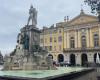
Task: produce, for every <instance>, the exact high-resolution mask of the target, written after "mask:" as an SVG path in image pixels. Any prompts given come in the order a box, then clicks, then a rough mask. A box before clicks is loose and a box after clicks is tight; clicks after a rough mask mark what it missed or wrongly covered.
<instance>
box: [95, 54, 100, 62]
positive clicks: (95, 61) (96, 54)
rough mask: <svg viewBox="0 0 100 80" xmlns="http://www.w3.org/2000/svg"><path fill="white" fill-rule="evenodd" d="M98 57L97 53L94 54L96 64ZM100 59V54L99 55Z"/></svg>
mask: <svg viewBox="0 0 100 80" xmlns="http://www.w3.org/2000/svg"><path fill="white" fill-rule="evenodd" d="M96 57H97V53H95V54H94V62H95V63H96ZM99 58H100V54H99Z"/></svg>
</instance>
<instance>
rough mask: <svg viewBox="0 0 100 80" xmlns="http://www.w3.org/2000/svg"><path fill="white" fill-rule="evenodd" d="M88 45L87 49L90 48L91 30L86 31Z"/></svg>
mask: <svg viewBox="0 0 100 80" xmlns="http://www.w3.org/2000/svg"><path fill="white" fill-rule="evenodd" d="M86 45H87V48H89V47H90V36H89V29H87V30H86Z"/></svg>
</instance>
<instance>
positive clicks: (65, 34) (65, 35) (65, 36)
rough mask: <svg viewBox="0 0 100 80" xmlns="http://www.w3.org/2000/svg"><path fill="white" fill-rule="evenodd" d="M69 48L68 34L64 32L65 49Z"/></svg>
mask: <svg viewBox="0 0 100 80" xmlns="http://www.w3.org/2000/svg"><path fill="white" fill-rule="evenodd" d="M66 48H67V32H64V49H66Z"/></svg>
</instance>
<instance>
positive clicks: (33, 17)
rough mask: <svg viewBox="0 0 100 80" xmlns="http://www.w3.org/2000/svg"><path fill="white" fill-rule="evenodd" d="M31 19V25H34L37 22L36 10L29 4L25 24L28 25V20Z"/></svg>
mask: <svg viewBox="0 0 100 80" xmlns="http://www.w3.org/2000/svg"><path fill="white" fill-rule="evenodd" d="M31 20H32V25H36V24H37V11H36V9H35V8H33V6H32V5H31V7H30V9H29V18H28V22H27V25H29V22H30V21H31Z"/></svg>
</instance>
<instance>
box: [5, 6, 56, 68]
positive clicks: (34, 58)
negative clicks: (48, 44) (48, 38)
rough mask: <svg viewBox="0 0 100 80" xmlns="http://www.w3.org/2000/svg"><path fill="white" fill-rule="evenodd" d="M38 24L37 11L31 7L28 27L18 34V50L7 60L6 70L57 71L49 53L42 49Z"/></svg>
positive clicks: (7, 57)
mask: <svg viewBox="0 0 100 80" xmlns="http://www.w3.org/2000/svg"><path fill="white" fill-rule="evenodd" d="M30 22H32V24H29V23H30ZM36 24H37V11H36V9H35V8H33V6H31V7H30V9H29V18H28V22H27V25H25V27H23V28H22V29H21V32H20V33H19V34H18V37H17V43H18V44H17V46H16V49H15V50H14V51H13V52H12V53H11V54H10V56H6V58H5V63H4V70H40V69H42V70H44V69H56V68H55V67H54V66H53V61H52V58H51V57H48V56H47V55H48V51H46V50H45V49H43V48H42V47H40V30H39V29H38V28H37V27H36Z"/></svg>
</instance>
